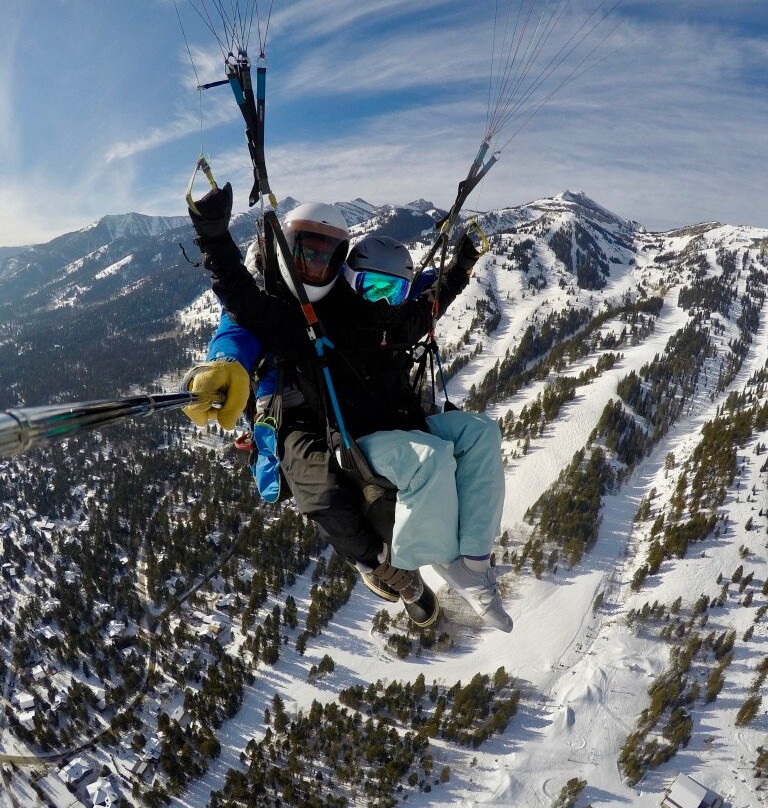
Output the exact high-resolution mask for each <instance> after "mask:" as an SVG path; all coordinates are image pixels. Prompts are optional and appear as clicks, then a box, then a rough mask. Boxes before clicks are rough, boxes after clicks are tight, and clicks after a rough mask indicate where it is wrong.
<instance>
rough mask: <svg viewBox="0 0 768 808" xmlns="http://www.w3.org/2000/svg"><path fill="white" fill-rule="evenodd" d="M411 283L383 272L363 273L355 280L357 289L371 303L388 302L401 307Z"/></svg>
mask: <svg viewBox="0 0 768 808" xmlns="http://www.w3.org/2000/svg"><path fill="white" fill-rule="evenodd" d="M410 286H411V282H410V281H409V280H407V279H406V278H398V277H397V276H395V275H385V274H384V273H383V272H361V273H360V274H359V275H358V276H357V279H356V280H355V289H356V290H357V291H358V292H360V294H361V295H362V296H363V297H364V298H365V299H366V300H371V301H376V300H386V301H387V302H388V303H389V304H390V305H391V306H399V305H400V303H402V302H403V301H404V300H405V299H406V298H407V297H408V290H409V289H410Z"/></svg>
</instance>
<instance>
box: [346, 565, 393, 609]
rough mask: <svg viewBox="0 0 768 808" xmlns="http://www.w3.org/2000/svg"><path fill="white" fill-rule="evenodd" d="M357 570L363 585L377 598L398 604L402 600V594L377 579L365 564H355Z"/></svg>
mask: <svg viewBox="0 0 768 808" xmlns="http://www.w3.org/2000/svg"><path fill="white" fill-rule="evenodd" d="M355 569H356V570H357V571H358V572H359V573H360V577H361V578H362V579H363V583H364V584H365V585H366V586H367V587H368V589H370V590H371V592H373V594H374V595H376V596H377V597H380V598H383V599H384V600H388V601H389V602H390V603H397V601H398V600H400V593H399V592H396V591H395V590H394V589H393V588H392V587H391V586H390V585H389V584H387V583H385V582H384V581H382V580H381V579H380V578H377V577H376V576H375V575H374V574H373V572H372V571H371V570H370V569H369V568H367V567H366V566H365V565H363V564H359V563H358V564H355Z"/></svg>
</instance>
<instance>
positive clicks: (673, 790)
mask: <svg viewBox="0 0 768 808" xmlns="http://www.w3.org/2000/svg"><path fill="white" fill-rule="evenodd" d="M722 805H723V798H722V797H720V796H718V795H717V794H715V793H714V791H710V790H709V789H708V788H706V787H705V786H703V785H702V784H701V783H698V782H696V780H694V779H693V777H689V776H688V775H687V774H683V773H682V772H681V773H680V774H678V775H677V777H676V778H675V781H674V782H673V783H672V785H671V786H670V787H669V788H668V789H667V792H666V794H665V795H664V799H663V800H662V801H661V808H722Z"/></svg>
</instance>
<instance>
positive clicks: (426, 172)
mask: <svg viewBox="0 0 768 808" xmlns="http://www.w3.org/2000/svg"><path fill="white" fill-rule="evenodd" d="M222 2H223V4H224V6H225V7H227V8H230V7H231V6H232V4H234V3H235V2H236V0H222ZM532 2H534V0H511V2H510V0H499V2H498V3H497V0H472V1H471V2H459V1H458V0H418V2H414V0H274V2H273V11H272V16H271V19H270V26H269V36H268V40H267V57H268V65H269V72H268V87H267V119H266V121H267V123H266V152H267V164H268V167H269V175H270V180H271V183H272V187H273V189H274V190H275V192H276V194H277V196H278V198H280V197H284V196H288V195H290V196H294V197H296V198H299V199H303V200H309V199H315V200H323V201H337V200H345V199H352V198H355V197H362V198H364V199H366V200H368V201H370V202H372V203H377V204H379V203H384V202H408V201H411V200H414V199H417V198H420V197H421V198H426V199H430V200H431V201H433V202H434V203H435V204H437V205H440V206H443V207H448V206H449V205H450V203H451V202H452V200H453V197H454V195H455V191H456V185H457V183H458V181H459V180H460V179H462V178H463V176H464V175H465V173H466V171H467V168H468V167H469V164H470V163H471V161H472V158H473V157H474V155H475V152H476V151H477V148H478V146H479V144H480V142H481V140H482V138H483V136H484V134H485V127H486V115H487V107H488V95H489V76H490V75H491V72H492V67H493V66H494V64H495V67H496V68H498V65H499V60H498V58H497V59H495V60H492V58H491V54H492V53H495V54H496V55H497V57H498V54H499V53H500V52H501V50H502V42H501V40H502V33H501V32H502V31H503V25H502V24H501V23H502V19H503V13H505V12H504V9H505V8H507V7H510V8H511V10H512V13H513V14H516V13H517V12H518V10H519V8H520V7H521V3H522V5H523V8H526V7H527V6H528V5H529V4H531V3H532ZM614 2H615V0H612V1H611V2H608V0H604V5H603V8H609V7H611V6H613V4H614ZM177 3H178V8H179V11H180V12H181V16H182V20H183V22H184V29H185V32H186V35H187V37H188V40H189V43H190V46H191V49H192V53H193V58H194V62H195V65H196V68H197V71H198V75H199V76H200V78H201V80H202V81H207V80H215V79H217V78H221V77H222V75H223V67H222V57H221V54H220V52H219V50H218V48H217V47H216V46H215V42H214V38H213V35H212V34H211V33H210V32H209V31H208V30H207V29H206V28H205V27H204V26H203V25H202V24H201V23H200V19H199V17H198V16H197V15H196V14H195V12H194V10H193V8H192V6H191V5H190V3H189V0H177ZM207 3H208V6H209V7H211V8H213V7H214V4H213V3H212V2H211V0H207ZM542 3H543V0H537V6H536V10H535V13H536V14H537V15H538V13H539V9H541V8H542ZM598 3H599V0H550V8H552V7H555V8H559V9H560V10H561V11H562V18H559V23H558V25H557V26H556V27H555V28H554V29H553V31H552V35H551V36H550V37H549V39H548V40H547V41H546V47H545V50H544V51H543V52H542V56H541V57H540V59H539V61H538V62H536V63H534V65H533V67H532V72H531V76H535V75H536V71H537V70H541V69H543V68H544V67H545V65H546V64H547V61H546V58H547V56H546V54H547V53H549V54H551V53H556V52H557V49H558V48H559V47H561V46H562V45H563V44H565V43H567V42H568V37H569V36H571V35H572V33H573V31H574V30H578V25H579V24H580V21H581V20H583V15H584V13H588V12H589V10H591V9H594V8H595V6H597V5H598ZM240 5H241V6H242V7H247V6H249V5H250V3H249V2H244V0H240ZM258 5H259V10H260V12H261V14H262V28H263V27H264V22H265V20H264V19H263V18H264V17H266V13H267V11H268V8H269V3H268V2H265V0H261V2H259V4H258ZM497 6H498V7H499V9H500V12H497V11H496V7H497ZM532 19H533V17H532ZM593 19H594V18H593ZM494 21H496V45H495V46H494ZM0 26H1V29H2V31H3V48H2V50H0V144H2V146H3V154H2V159H0V200H1V203H0V209H2V216H0V246H10V245H16V244H27V243H34V242H39V241H44V240H47V239H49V238H51V237H53V236H55V235H58V234H60V233H63V232H66V231H68V230H73V229H77V228H80V227H83V226H85V225H86V224H88V223H90V222H91V221H95V220H96V219H98V218H100V217H101V216H103V215H105V214H108V213H125V212H129V211H139V212H142V213H154V214H181V213H184V212H185V204H184V193H185V190H186V185H187V182H188V180H189V176H190V174H191V172H192V169H193V168H194V165H195V162H196V159H197V157H198V154H199V153H200V150H201V103H200V96H199V94H198V92H197V91H196V90H195V83H196V82H195V76H194V73H193V71H192V67H191V64H190V58H189V55H188V53H187V49H186V46H185V42H184V37H183V36H182V32H181V28H180V26H179V21H178V18H177V15H176V10H175V8H174V4H173V2H172V0H130V2H126V0H98V2H97V1H96V0H24V2H22V3H11V2H10V0H4V2H2V3H0ZM518 30H519V29H518ZM530 30H534V29H533V26H532V27H531V29H530ZM767 32H768V4H766V3H764V2H763V0H742V1H741V2H739V1H738V0H731V2H727V3H726V2H722V1H721V2H709V0H695V1H694V0H675V2H668V0H664V1H663V2H662V0H636V1H635V2H632V0H623V2H621V3H620V4H619V6H618V7H617V8H615V9H614V10H613V11H611V13H610V15H609V17H608V18H607V19H606V21H605V22H604V23H603V24H602V25H601V26H600V27H599V28H598V29H597V30H596V31H595V32H593V33H592V34H590V36H589V37H588V38H587V39H586V40H585V41H584V42H583V43H581V45H580V46H579V47H578V48H577V49H576V51H574V53H573V55H572V57H570V58H569V59H568V60H566V61H565V62H564V63H563V65H561V66H560V67H559V68H558V69H557V71H555V72H554V73H553V76H552V77H551V79H550V82H554V83H550V84H548V85H547V84H545V85H543V86H542V89H541V92H543V93H545V94H546V93H547V92H548V91H549V90H548V89H547V88H549V89H552V88H554V87H557V86H558V83H559V82H560V81H562V80H563V78H566V77H567V76H569V75H570V71H571V70H572V69H573V68H574V66H575V65H576V64H577V61H578V60H579V59H580V58H581V57H582V56H584V55H586V54H589V53H590V52H591V48H592V47H593V46H594V45H596V44H598V43H599V42H600V41H601V39H602V37H603V36H604V35H605V34H609V36H608V39H607V40H605V42H603V43H602V45H600V46H599V47H598V48H597V50H596V51H595V52H594V54H593V55H592V56H591V57H590V58H589V59H588V61H587V62H586V63H585V68H589V69H581V70H579V71H577V75H576V76H575V77H574V79H573V80H572V81H570V82H569V83H567V84H566V86H564V87H562V88H561V89H560V90H558V91H557V92H556V93H555V94H554V95H552V97H551V98H550V99H549V100H548V101H547V103H545V104H544V105H543V106H541V108H540V109H539V110H538V111H537V112H536V114H535V115H533V117H531V118H530V120H528V121H527V123H526V125H525V126H524V128H523V129H522V131H520V132H519V133H518V134H517V135H516V136H515V137H514V138H513V139H512V140H511V141H509V143H506V141H507V140H508V138H509V137H510V136H511V135H512V134H514V132H515V130H516V127H515V126H514V125H511V126H509V127H508V128H507V129H505V130H503V131H502V133H501V135H500V138H499V141H498V144H497V145H502V144H506V145H505V146H504V148H503V151H502V153H501V159H500V161H499V163H498V165H496V166H494V168H493V169H492V171H491V172H490V173H489V175H488V177H487V178H486V179H485V181H484V182H483V183H482V184H481V186H480V187H479V188H478V189H477V190H476V191H475V192H474V193H473V194H472V196H471V197H470V199H469V202H468V206H469V207H476V208H480V209H485V208H489V207H502V206H508V205H517V204H521V203H524V202H527V201H530V200H532V199H536V198H539V197H542V196H551V195H553V194H555V193H557V192H559V191H561V190H564V189H566V188H567V189H570V190H574V191H584V192H585V193H587V194H588V195H590V196H591V197H593V198H594V199H595V200H596V201H598V202H599V203H600V204H602V205H604V206H606V207H608V208H610V209H611V210H613V211H615V212H616V213H618V214H620V215H622V216H625V217H627V218H631V219H635V220H637V221H639V222H640V223H641V224H643V225H645V226H647V227H649V228H651V229H660V228H666V227H672V226H677V225H682V224H690V223H693V222H697V221H703V220H720V221H723V222H727V223H731V224H751V225H756V226H768V168H766V159H765V158H766V144H767V143H768V137H767V136H766V132H767V131H768V98H766V92H765V90H766V86H767V85H768V38H766V33H767ZM525 47H526V46H525V44H523V45H521V47H520V49H519V50H518V51H517V54H518V56H519V55H520V53H522V51H523V50H524V48H525ZM257 51H258V36H257V32H256V27H255V26H254V29H253V33H252V35H251V41H250V46H249V53H250V55H251V57H253V58H255V57H256V55H257ZM537 97H540V96H534V97H533V102H534V103H535V101H536V98H537ZM202 148H203V150H204V151H205V153H206V154H207V155H208V156H209V157H210V159H211V162H212V166H213V169H214V173H215V174H216V176H217V178H218V179H220V180H222V181H223V180H227V179H228V180H231V181H232V183H233V185H234V187H235V191H236V202H235V207H236V209H245V207H246V206H247V201H246V197H247V193H248V191H249V189H250V184H251V175H250V164H249V160H248V156H247V151H246V148H245V145H244V137H243V130H242V118H241V117H240V113H239V110H238V109H237V107H236V105H235V103H234V101H233V97H232V94H231V92H230V91H229V89H227V88H226V87H222V88H218V89H213V90H208V91H206V92H205V93H203V94H202ZM196 188H197V189H199V190H200V192H201V193H202V192H203V190H204V181H200V184H198V185H197V186H196Z"/></svg>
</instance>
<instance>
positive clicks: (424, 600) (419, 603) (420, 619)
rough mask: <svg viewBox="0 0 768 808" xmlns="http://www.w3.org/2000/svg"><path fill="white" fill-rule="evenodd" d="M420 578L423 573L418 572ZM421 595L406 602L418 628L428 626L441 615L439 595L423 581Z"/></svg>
mask: <svg viewBox="0 0 768 808" xmlns="http://www.w3.org/2000/svg"><path fill="white" fill-rule="evenodd" d="M417 574H418V575H419V578H421V575H420V574H419V573H418V571H417ZM422 586H423V591H422V593H421V596H420V597H419V598H418V599H417V600H414V601H412V602H411V603H406V602H404V603H403V605H404V606H405V611H406V613H407V615H408V617H409V618H410V620H411V622H412V623H413V624H414V625H415V626H417V627H418V628H428V627H429V626H431V625H432V624H433V623H435V622H436V621H437V618H438V617H439V616H440V602H439V601H438V599H437V595H435V593H434V592H433V591H432V590H431V589H430V588H429V587H428V586H427V585H426V584H425V583H424V582H423V581H422Z"/></svg>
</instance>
